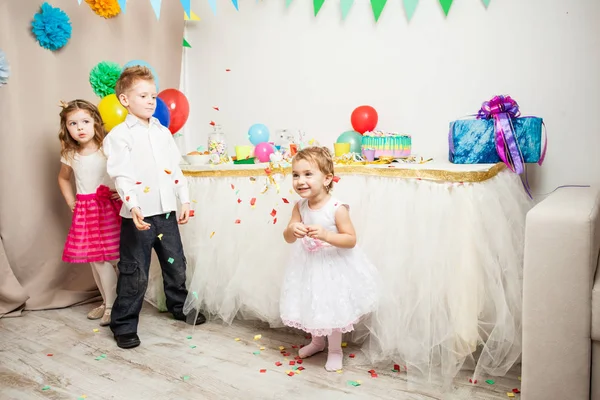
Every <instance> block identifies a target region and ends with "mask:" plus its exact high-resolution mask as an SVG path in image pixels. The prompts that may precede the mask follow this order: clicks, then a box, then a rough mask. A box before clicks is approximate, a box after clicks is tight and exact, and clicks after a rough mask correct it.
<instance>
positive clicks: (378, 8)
mask: <svg viewBox="0 0 600 400" xmlns="http://www.w3.org/2000/svg"><path fill="white" fill-rule="evenodd" d="M386 3H387V0H371V8H372V9H373V16H374V17H375V22H377V21H379V16H381V12H382V11H383V8H384V7H385V4H386Z"/></svg>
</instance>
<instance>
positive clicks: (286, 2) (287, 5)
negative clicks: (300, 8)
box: [285, 0, 293, 7]
mask: <svg viewBox="0 0 600 400" xmlns="http://www.w3.org/2000/svg"><path fill="white" fill-rule="evenodd" d="M292 1H293V0H285V6H286V7H289V6H290V4H292Z"/></svg>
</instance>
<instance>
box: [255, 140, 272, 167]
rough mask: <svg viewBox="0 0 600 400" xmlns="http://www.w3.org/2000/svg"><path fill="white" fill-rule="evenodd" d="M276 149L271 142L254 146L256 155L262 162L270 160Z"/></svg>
mask: <svg viewBox="0 0 600 400" xmlns="http://www.w3.org/2000/svg"><path fill="white" fill-rule="evenodd" d="M274 151H275V149H274V148H273V146H272V145H271V144H270V143H267V142H262V143H259V144H257V145H256V147H255V148H254V156H255V157H256V158H258V161H260V162H268V161H269V160H270V156H271V154H273V152H274Z"/></svg>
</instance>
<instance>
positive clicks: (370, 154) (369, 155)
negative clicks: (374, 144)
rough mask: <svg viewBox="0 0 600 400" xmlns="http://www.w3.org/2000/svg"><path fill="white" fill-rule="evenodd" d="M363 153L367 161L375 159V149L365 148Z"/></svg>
mask: <svg viewBox="0 0 600 400" xmlns="http://www.w3.org/2000/svg"><path fill="white" fill-rule="evenodd" d="M362 153H363V156H364V157H365V159H366V160H367V161H374V160H375V149H363V152H362Z"/></svg>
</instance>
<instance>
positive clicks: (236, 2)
mask: <svg viewBox="0 0 600 400" xmlns="http://www.w3.org/2000/svg"><path fill="white" fill-rule="evenodd" d="M231 2H232V3H233V6H234V7H235V9H236V10H238V11H240V7H239V6H238V0H231Z"/></svg>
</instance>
